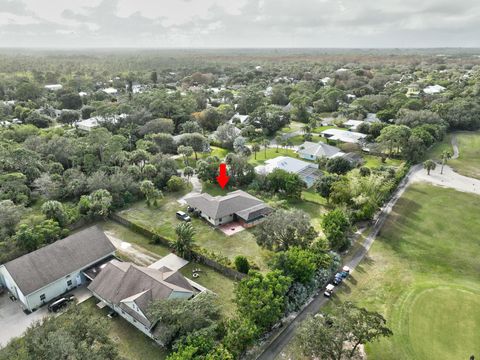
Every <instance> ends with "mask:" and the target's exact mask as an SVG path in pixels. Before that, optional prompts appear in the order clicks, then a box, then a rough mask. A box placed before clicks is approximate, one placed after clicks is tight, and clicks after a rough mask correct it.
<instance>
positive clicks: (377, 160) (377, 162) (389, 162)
mask: <svg viewBox="0 0 480 360" xmlns="http://www.w3.org/2000/svg"><path fill="white" fill-rule="evenodd" d="M362 157H363V159H364V160H365V164H364V166H366V167H368V168H370V169H376V168H379V167H380V166H382V165H386V166H395V167H398V166H400V165H401V164H402V162H403V161H402V160H399V159H391V158H387V159H386V160H385V162H384V163H382V158H381V157H380V156H374V155H365V154H363V155H362Z"/></svg>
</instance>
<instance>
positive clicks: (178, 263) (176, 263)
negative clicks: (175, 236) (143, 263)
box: [149, 254, 188, 271]
mask: <svg viewBox="0 0 480 360" xmlns="http://www.w3.org/2000/svg"><path fill="white" fill-rule="evenodd" d="M187 264H188V261H187V260H185V259H183V258H181V257H180V256H177V255H175V254H168V255H167V256H164V257H163V258H161V259H160V260H158V261H156V262H154V263H153V264H151V265H150V266H149V268H151V269H155V270H158V269H160V268H161V267H163V266H166V267H168V268H169V269H172V270H173V271H177V270H180V269H181V268H182V267H184V266H185V265H187Z"/></svg>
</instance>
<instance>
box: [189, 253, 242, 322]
mask: <svg viewBox="0 0 480 360" xmlns="http://www.w3.org/2000/svg"><path fill="white" fill-rule="evenodd" d="M193 269H201V270H202V271H201V272H200V276H199V277H198V278H193V277H192V270H193ZM180 272H181V273H182V274H183V275H184V276H186V277H188V278H190V279H192V280H193V281H195V282H196V283H198V284H200V285H202V286H205V287H206V288H207V289H209V290H210V291H213V292H214V293H215V294H217V295H218V301H219V303H220V305H221V307H222V312H223V314H224V315H227V316H230V315H233V314H234V311H235V304H234V303H233V296H234V295H233V289H234V285H235V282H234V281H233V280H232V279H230V278H228V277H226V276H225V275H222V274H220V273H219V272H218V271H215V270H213V269H212V268H210V267H208V266H206V265H203V264H198V263H194V262H190V263H189V264H188V265H186V266H185V267H183V268H182V269H180Z"/></svg>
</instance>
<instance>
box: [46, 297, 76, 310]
mask: <svg viewBox="0 0 480 360" xmlns="http://www.w3.org/2000/svg"><path fill="white" fill-rule="evenodd" d="M72 301H75V296H73V295H65V296H63V297H61V298H60V299H57V300H55V301H54V302H52V303H51V304H50V305H48V311H50V312H57V311H59V310H60V309H62V308H64V307H65V306H67V305H68V304H69V303H71V302H72Z"/></svg>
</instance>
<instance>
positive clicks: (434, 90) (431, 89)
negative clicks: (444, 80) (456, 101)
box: [423, 85, 446, 95]
mask: <svg viewBox="0 0 480 360" xmlns="http://www.w3.org/2000/svg"><path fill="white" fill-rule="evenodd" d="M445 90H446V88H445V87H443V86H441V85H430V86H427V87H426V88H424V89H423V92H424V93H425V94H428V95H434V94H439V93H441V92H444V91H445Z"/></svg>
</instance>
